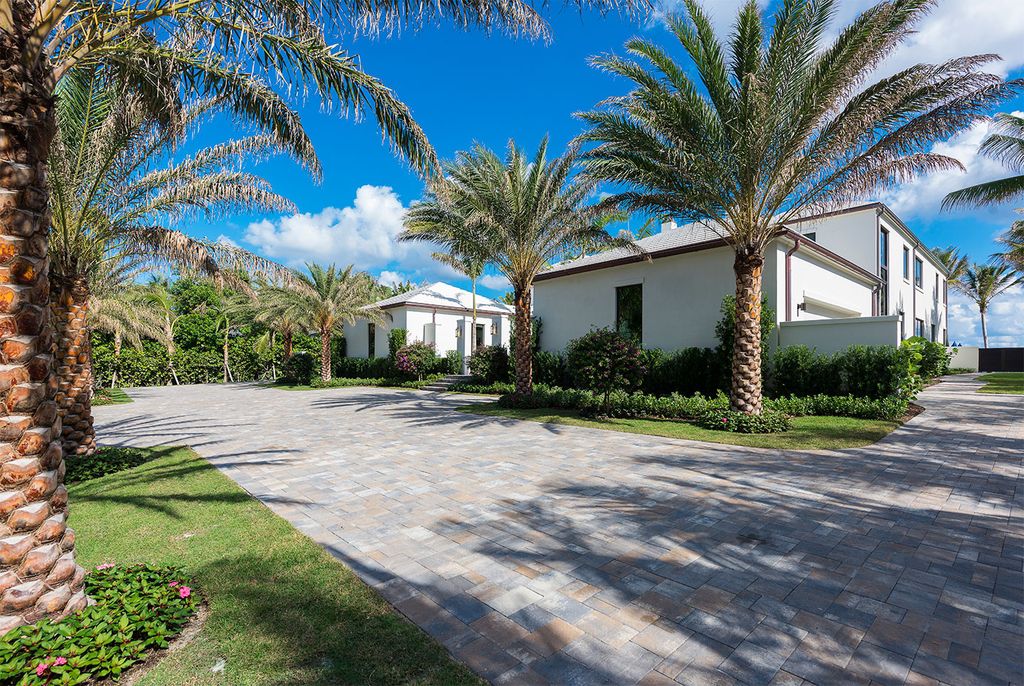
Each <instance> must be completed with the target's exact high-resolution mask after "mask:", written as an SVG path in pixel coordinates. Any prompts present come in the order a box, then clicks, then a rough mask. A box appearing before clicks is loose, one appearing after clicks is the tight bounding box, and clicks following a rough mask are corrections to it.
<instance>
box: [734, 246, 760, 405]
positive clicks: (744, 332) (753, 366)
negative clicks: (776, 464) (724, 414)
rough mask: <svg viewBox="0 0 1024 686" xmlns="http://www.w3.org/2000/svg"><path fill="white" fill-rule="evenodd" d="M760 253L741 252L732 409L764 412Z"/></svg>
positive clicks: (738, 255)
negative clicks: (762, 406) (762, 395)
mask: <svg viewBox="0 0 1024 686" xmlns="http://www.w3.org/2000/svg"><path fill="white" fill-rule="evenodd" d="M763 267H764V256H763V255H761V254H760V253H756V252H755V253H750V252H737V253H736V261H735V262H734V263H733V270H734V271H735V272H736V322H735V328H734V333H735V335H734V337H733V338H734V344H733V350H732V384H731V386H732V388H731V390H732V392H731V394H730V398H729V400H730V405H731V406H732V409H734V410H739V411H740V412H745V413H747V414H761V270H762V268H763Z"/></svg>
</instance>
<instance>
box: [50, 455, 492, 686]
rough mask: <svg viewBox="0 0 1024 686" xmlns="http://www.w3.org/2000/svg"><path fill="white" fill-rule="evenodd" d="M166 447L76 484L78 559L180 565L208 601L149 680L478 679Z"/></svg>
mask: <svg viewBox="0 0 1024 686" xmlns="http://www.w3.org/2000/svg"><path fill="white" fill-rule="evenodd" d="M157 452H158V453H159V455H158V457H156V459H154V460H152V461H151V462H147V463H145V464H143V465H142V466H139V467H135V468H134V469H130V470H127V471H123V472H119V473H117V474H111V475H108V476H105V477H102V478H100V479H94V480H92V481H87V482H83V483H80V484H76V485H73V486H71V487H70V491H71V493H70V500H71V513H72V516H71V524H72V526H73V527H74V529H75V530H76V533H77V538H78V558H79V561H80V562H81V564H83V565H88V566H89V567H93V566H95V565H97V564H100V563H102V562H117V563H122V562H124V563H133V562H143V561H146V562H153V563H168V564H178V565H183V566H185V567H186V568H187V569H188V570H189V572H190V573H191V574H192V575H194V578H195V580H196V583H197V585H198V586H199V587H200V588H201V589H202V590H203V592H204V593H205V595H206V597H207V598H208V600H209V609H210V614H209V618H208V619H207V622H206V625H205V626H204V627H203V629H202V631H201V633H200V634H199V635H198V636H197V637H196V639H195V640H194V641H193V642H192V643H191V644H189V645H188V646H187V647H185V648H184V649H182V650H179V651H177V652H175V653H173V654H171V655H169V656H168V657H167V658H166V659H164V660H163V661H162V662H160V663H159V664H158V665H157V666H156V667H155V668H154V669H153V670H152V671H151V672H149V673H148V674H147V675H146V676H145V677H144V678H143V679H142V680H141V681H140V682H139V683H140V684H146V685H149V686H152V685H154V684H165V685H167V686H180V685H184V684H231V685H232V686H234V685H248V684H267V685H268V686H270V685H273V686H277V685H286V684H289V685H297V684H342V683H344V684H467V683H471V684H479V683H481V682H480V681H479V680H478V679H476V678H475V677H474V676H473V675H472V674H471V673H470V672H469V671H468V670H467V669H466V668H465V667H463V666H462V665H459V664H458V663H456V662H454V661H453V660H452V659H451V658H450V657H449V656H448V654H447V653H446V652H445V650H444V648H443V647H441V646H440V645H439V644H437V643H435V642H434V641H433V640H432V639H430V638H429V637H428V636H427V635H426V634H424V633H423V632H421V631H420V630H419V629H418V628H416V627H415V626H414V625H412V624H411V623H410V622H408V621H406V620H405V619H404V618H403V617H401V616H400V615H398V614H397V613H396V612H395V611H394V610H393V609H392V608H391V607H390V606H389V605H388V604H387V602H385V601H384V600H383V599H382V598H381V597H380V596H378V595H377V594H376V593H375V592H374V591H372V590H371V589H369V588H368V587H367V586H366V585H364V584H363V583H362V582H361V581H360V580H359V579H358V578H357V577H356V576H355V574H353V573H352V572H351V571H350V570H349V569H348V568H347V567H345V566H343V565H342V564H340V563H339V562H337V561H336V560H335V559H334V558H332V557H331V556H330V555H329V554H328V553H327V552H325V551H324V550H323V549H322V548H320V547H319V546H318V545H316V544H315V543H313V542H312V541H311V540H309V539H308V538H306V537H305V536H303V535H302V534H300V533H298V532H297V531H296V530H295V529H293V528H292V527H291V526H290V525H289V524H288V523H287V522H285V521H284V520H283V519H281V518H280V517H278V516H276V515H275V514H273V513H272V512H271V511H270V510H269V509H267V508H266V507H264V506H263V505H262V504H261V503H259V502H258V501H256V500H254V499H253V498H252V497H250V496H249V495H248V494H246V493H245V492H244V491H243V490H242V489H241V488H239V487H238V486H237V485H235V484H234V482H232V481H231V480H230V479H228V478H227V477H225V476H223V475H222V474H221V473H220V472H218V471H217V470H216V469H214V468H213V467H212V466H210V464H209V463H208V462H206V461H205V460H203V459H202V458H200V457H199V456H197V455H196V454H195V453H193V452H192V451H191V450H188V449H186V448H162V449H157ZM221 660H223V661H224V665H225V667H224V669H223V671H220V672H213V671H211V670H212V669H213V668H214V666H215V665H217V664H218V662H219V661H221Z"/></svg>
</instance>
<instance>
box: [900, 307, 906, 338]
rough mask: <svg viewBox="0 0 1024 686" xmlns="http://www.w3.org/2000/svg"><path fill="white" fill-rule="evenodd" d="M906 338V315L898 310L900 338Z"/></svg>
mask: <svg viewBox="0 0 1024 686" xmlns="http://www.w3.org/2000/svg"><path fill="white" fill-rule="evenodd" d="M906 338H907V316H906V315H905V314H903V313H902V312H900V340H901V341H904V340H906Z"/></svg>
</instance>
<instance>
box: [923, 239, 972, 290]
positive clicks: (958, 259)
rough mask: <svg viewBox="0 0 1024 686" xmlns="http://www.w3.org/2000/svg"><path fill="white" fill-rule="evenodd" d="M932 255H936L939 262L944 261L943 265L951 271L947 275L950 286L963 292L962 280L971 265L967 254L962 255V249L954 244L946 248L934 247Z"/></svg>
mask: <svg viewBox="0 0 1024 686" xmlns="http://www.w3.org/2000/svg"><path fill="white" fill-rule="evenodd" d="M932 255H935V257H936V258H937V259H938V260H939V262H941V263H942V266H944V267H945V268H946V271H948V272H949V275H948V276H947V277H946V283H948V284H949V287H950V288H952V289H953V290H955V291H957V292H958V293H963V290H961V281H962V280H963V277H964V274H965V273H966V272H967V267H969V266H970V262H969V261H968V260H967V256H966V255H961V254H960V250H959V249H958V248H956V247H955V246H952V245H950V246H947V247H945V248H932Z"/></svg>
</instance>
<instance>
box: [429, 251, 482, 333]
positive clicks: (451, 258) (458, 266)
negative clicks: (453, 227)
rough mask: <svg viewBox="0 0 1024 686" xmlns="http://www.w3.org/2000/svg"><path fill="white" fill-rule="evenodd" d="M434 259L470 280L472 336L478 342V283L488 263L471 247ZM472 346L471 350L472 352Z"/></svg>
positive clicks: (443, 254) (435, 254) (439, 253)
mask: <svg viewBox="0 0 1024 686" xmlns="http://www.w3.org/2000/svg"><path fill="white" fill-rule="evenodd" d="M432 257H433V258H434V259H435V260H437V261H438V262H440V263H441V264H446V265H448V266H449V267H451V268H452V269H454V270H455V271H457V272H459V273H461V274H465V275H466V276H467V277H468V278H469V282H470V289H471V292H472V294H473V329H472V333H471V334H470V335H471V336H473V338H471V339H470V340H471V341H474V344H475V341H476V282H477V281H479V280H480V277H481V276H482V275H483V273H484V267H485V266H487V262H486V261H485V260H484V258H483V256H481V255H477V254H474V253H473V252H472V248H471V246H463V247H462V248H461V249H458V250H457V249H455V248H454V247H451V248H450V252H435V253H434V254H433V255H432ZM472 345H473V344H471V346H470V350H472Z"/></svg>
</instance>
